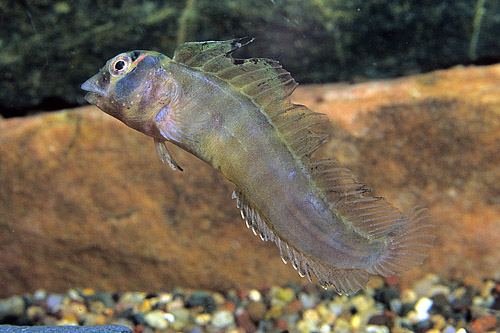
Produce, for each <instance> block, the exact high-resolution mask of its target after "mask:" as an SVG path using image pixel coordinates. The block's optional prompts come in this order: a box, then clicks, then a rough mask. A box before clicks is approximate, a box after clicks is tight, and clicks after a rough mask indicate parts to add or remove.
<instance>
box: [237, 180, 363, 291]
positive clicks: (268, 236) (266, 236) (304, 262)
mask: <svg viewBox="0 0 500 333" xmlns="http://www.w3.org/2000/svg"><path fill="white" fill-rule="evenodd" d="M232 198H233V199H236V205H237V206H238V208H239V209H240V212H241V217H242V218H243V219H244V220H245V222H246V225H247V227H248V228H249V229H252V231H253V233H254V234H255V235H258V236H260V238H261V239H262V240H263V241H266V242H267V241H271V242H274V243H276V245H277V246H278V248H279V250H280V254H281V259H282V260H283V262H284V263H285V264H286V263H288V262H290V263H291V265H292V266H293V268H294V269H295V270H296V271H297V272H298V273H299V275H300V276H301V277H305V276H307V278H308V279H309V281H312V278H311V275H312V274H314V275H315V276H316V278H317V279H318V283H319V284H320V285H321V286H322V287H324V288H327V287H333V288H335V290H336V291H337V292H338V293H339V294H350V293H354V292H356V291H358V290H360V289H362V288H363V287H364V286H365V285H366V283H367V282H368V279H369V274H368V273H367V272H365V271H363V270H359V269H339V268H336V267H333V266H329V265H326V264H323V263H320V262H319V261H317V260H313V259H311V258H309V257H307V256H305V255H304V254H302V253H301V252H300V251H298V250H297V249H295V248H294V247H293V246H292V245H290V244H289V243H288V242H287V241H286V240H285V239H283V238H281V237H280V236H279V234H278V233H276V232H275V231H274V230H273V229H272V227H271V224H269V223H268V222H267V219H266V218H265V217H264V216H262V214H261V213H260V212H259V211H258V210H257V209H255V208H254V207H253V206H252V204H251V202H250V201H249V200H248V199H247V198H246V197H245V195H244V194H243V193H242V192H241V191H239V190H238V189H235V190H234V192H233V195H232Z"/></svg>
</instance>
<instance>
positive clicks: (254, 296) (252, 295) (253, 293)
mask: <svg viewBox="0 0 500 333" xmlns="http://www.w3.org/2000/svg"><path fill="white" fill-rule="evenodd" d="M248 299H249V300H251V301H254V302H259V301H260V300H261V299H262V295H261V294H260V292H259V291H258V290H256V289H252V290H250V292H249V293H248Z"/></svg>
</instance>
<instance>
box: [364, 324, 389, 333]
mask: <svg viewBox="0 0 500 333" xmlns="http://www.w3.org/2000/svg"><path fill="white" fill-rule="evenodd" d="M365 330H366V333H389V328H388V327H387V326H378V325H366V328H365Z"/></svg>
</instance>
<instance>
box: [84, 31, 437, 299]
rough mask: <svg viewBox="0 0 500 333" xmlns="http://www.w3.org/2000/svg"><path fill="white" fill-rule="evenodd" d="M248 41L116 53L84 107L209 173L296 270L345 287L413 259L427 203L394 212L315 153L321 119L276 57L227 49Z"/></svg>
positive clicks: (89, 86) (168, 157) (165, 158)
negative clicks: (297, 96)
mask: <svg viewBox="0 0 500 333" xmlns="http://www.w3.org/2000/svg"><path fill="white" fill-rule="evenodd" d="M252 41H253V39H248V38H235V39H232V40H226V41H205V42H188V43H184V44H181V45H179V46H178V47H177V49H176V50H175V51H174V55H173V57H172V58H169V57H167V56H165V55H163V54H161V53H159V52H154V51H146V50H136V51H130V52H125V53H121V54H119V55H117V56H115V57H114V58H112V59H110V60H108V61H107V62H106V64H105V65H104V67H102V68H101V69H100V71H99V72H98V73H97V74H95V75H94V76H93V77H91V78H90V79H88V80H87V81H86V82H85V83H83V84H82V86H81V87H82V89H83V90H85V91H87V94H86V96H85V98H86V100H87V101H88V102H89V103H90V104H94V105H96V106H97V107H98V108H100V109H101V110H102V111H104V112H105V113H107V114H109V115H111V116H113V117H115V118H117V119H119V120H120V121H122V122H123V123H125V124H126V125H127V126H129V127H131V128H133V129H135V130H137V131H139V132H141V133H144V134H145V135H147V136H150V137H152V138H153V141H154V144H155V147H156V150H157V153H158V155H159V156H160V159H161V161H162V162H163V163H166V164H168V165H169V166H170V167H171V168H172V169H173V170H180V171H182V170H183V169H182V168H181V166H180V165H179V164H178V163H177V162H176V161H175V159H174V157H173V156H172V154H171V153H170V151H169V150H168V146H167V144H166V143H167V142H168V143H169V144H174V145H177V146H178V147H180V148H182V149H184V150H186V151H187V152H189V153H191V154H193V155H194V156H196V157H198V158H199V159H201V160H203V161H204V162H206V163H207V164H209V165H210V166H212V167H213V168H215V169H218V170H219V171H220V172H221V173H222V175H224V177H226V178H227V179H228V180H229V181H231V182H232V183H233V184H234V185H235V190H234V192H233V194H232V198H233V199H236V204H237V207H238V208H239V209H240V212H241V216H242V218H243V219H244V220H245V221H246V225H247V227H248V228H250V229H251V230H252V231H253V233H254V234H255V235H258V236H259V237H260V238H261V239H262V240H263V241H270V242H274V243H275V244H276V245H277V247H278V249H279V252H280V255H281V258H282V260H283V262H284V263H285V264H286V263H287V262H290V263H291V265H292V266H293V268H294V269H295V270H297V271H298V273H299V275H300V276H301V277H307V278H308V279H309V280H310V281H312V276H315V277H316V279H317V281H318V283H319V285H321V286H322V287H324V288H328V287H332V288H334V289H335V291H336V292H337V293H339V294H351V293H354V292H357V291H359V290H360V289H362V288H364V287H365V286H366V284H367V282H368V280H369V279H370V277H371V276H372V275H379V276H383V277H388V276H393V275H398V274H401V273H403V272H405V271H407V270H409V269H411V268H412V267H414V266H416V265H420V264H422V263H423V261H424V259H425V258H426V257H427V256H428V253H429V251H430V249H431V248H432V245H433V241H434V238H435V236H434V234H433V223H431V222H430V219H429V216H428V214H427V213H426V210H425V209H422V208H418V207H417V208H415V209H413V210H412V211H411V212H409V213H403V212H401V211H400V210H399V209H397V208H396V207H394V206H393V205H392V204H390V203H389V202H388V201H387V200H385V199H384V198H382V197H378V196H373V195H371V189H369V188H368V187H367V185H365V184H363V183H360V182H358V181H357V180H356V179H355V177H354V176H353V174H352V173H351V171H349V170H348V169H346V168H344V167H343V166H342V165H341V164H340V163H339V162H338V161H337V160H335V159H334V158H320V159H317V158H314V157H313V156H312V155H313V153H314V152H315V151H316V150H317V149H318V148H319V147H320V146H321V145H322V144H323V143H324V142H325V140H326V139H327V135H326V134H323V133H320V132H319V131H317V127H318V126H320V124H324V123H326V122H328V118H327V117H326V116H325V115H324V114H320V113H316V112H313V111H311V110H310V109H308V108H307V107H306V106H304V105H299V104H294V103H293V102H292V101H291V98H290V96H291V94H292V93H293V91H294V90H295V88H296V86H297V85H298V83H297V82H296V81H295V80H294V79H293V77H292V76H291V74H290V73H289V72H288V71H287V70H285V69H284V68H283V67H282V66H281V65H280V64H279V62H278V61H275V60H272V59H268V58H249V59H238V58H234V57H233V53H234V52H235V51H236V50H238V49H240V48H241V47H243V46H245V45H248V44H249V43H250V42H252Z"/></svg>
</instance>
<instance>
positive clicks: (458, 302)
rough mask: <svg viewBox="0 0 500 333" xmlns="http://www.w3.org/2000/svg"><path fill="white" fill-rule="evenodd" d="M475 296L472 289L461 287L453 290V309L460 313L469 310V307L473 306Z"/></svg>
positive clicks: (451, 296)
mask: <svg viewBox="0 0 500 333" xmlns="http://www.w3.org/2000/svg"><path fill="white" fill-rule="evenodd" d="M473 295H474V292H473V290H472V288H466V287H459V288H457V289H455V290H453V292H452V293H451V295H450V298H451V299H452V301H451V307H452V309H453V310H455V311H456V312H460V311H463V310H465V309H467V308H468V307H469V306H471V305H472V298H473Z"/></svg>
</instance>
